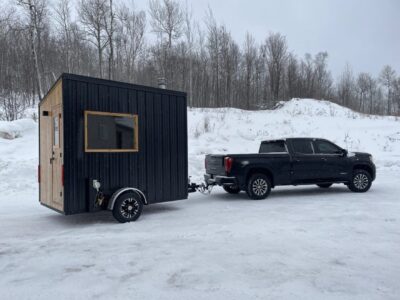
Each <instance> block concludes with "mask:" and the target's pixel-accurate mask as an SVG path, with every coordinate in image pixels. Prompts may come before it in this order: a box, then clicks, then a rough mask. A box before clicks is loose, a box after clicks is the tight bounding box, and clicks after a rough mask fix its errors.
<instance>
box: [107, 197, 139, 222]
mask: <svg viewBox="0 0 400 300" xmlns="http://www.w3.org/2000/svg"><path fill="white" fill-rule="evenodd" d="M142 210H143V202H142V198H141V196H140V195H139V194H138V193H135V192H129V193H124V194H122V195H120V196H119V197H118V198H117V200H116V201H115V203H114V208H113V211H112V214H113V216H114V218H115V219H116V220H117V221H118V222H120V223H127V222H134V221H136V220H137V219H138V218H139V217H140V215H141V213H142Z"/></svg>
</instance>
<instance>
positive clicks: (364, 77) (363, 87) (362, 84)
mask: <svg viewBox="0 0 400 300" xmlns="http://www.w3.org/2000/svg"><path fill="white" fill-rule="evenodd" d="M370 80H371V76H370V75H369V74H368V73H360V74H358V77H357V91H358V98H359V106H358V109H359V110H360V111H363V110H364V107H363V106H364V105H365V102H366V101H365V100H366V98H367V95H368V91H369V88H370Z"/></svg>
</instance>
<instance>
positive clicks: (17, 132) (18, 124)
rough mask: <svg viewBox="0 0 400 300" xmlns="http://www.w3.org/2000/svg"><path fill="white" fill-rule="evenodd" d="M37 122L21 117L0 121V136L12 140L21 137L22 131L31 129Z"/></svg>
mask: <svg viewBox="0 0 400 300" xmlns="http://www.w3.org/2000/svg"><path fill="white" fill-rule="evenodd" d="M36 126H37V124H36V122H35V121H34V120H32V119H21V120H16V121H12V122H7V121H0V138H3V139H8V140H13V139H15V138H19V137H21V136H22V135H23V134H24V132H26V131H32V130H34V128H36Z"/></svg>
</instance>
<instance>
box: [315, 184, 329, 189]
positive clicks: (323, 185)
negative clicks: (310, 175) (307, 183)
mask: <svg viewBox="0 0 400 300" xmlns="http://www.w3.org/2000/svg"><path fill="white" fill-rule="evenodd" d="M332 184H333V183H320V184H317V185H318V186H319V187H320V188H321V189H327V188H330V187H331V186H332Z"/></svg>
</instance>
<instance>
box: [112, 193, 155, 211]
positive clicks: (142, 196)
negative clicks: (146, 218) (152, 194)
mask: <svg viewBox="0 0 400 300" xmlns="http://www.w3.org/2000/svg"><path fill="white" fill-rule="evenodd" d="M126 192H136V193H138V194H139V195H140V197H141V198H142V201H143V204H146V205H147V204H148V203H147V199H146V196H145V195H144V193H143V192H142V191H141V190H139V189H137V188H133V187H125V188H121V189H119V190H117V191H116V192H115V193H114V194H113V195H112V196H111V198H110V201H109V202H108V207H107V209H108V210H113V208H114V203H115V201H116V200H117V199H118V197H119V196H120V195H122V194H123V193H126Z"/></svg>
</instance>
